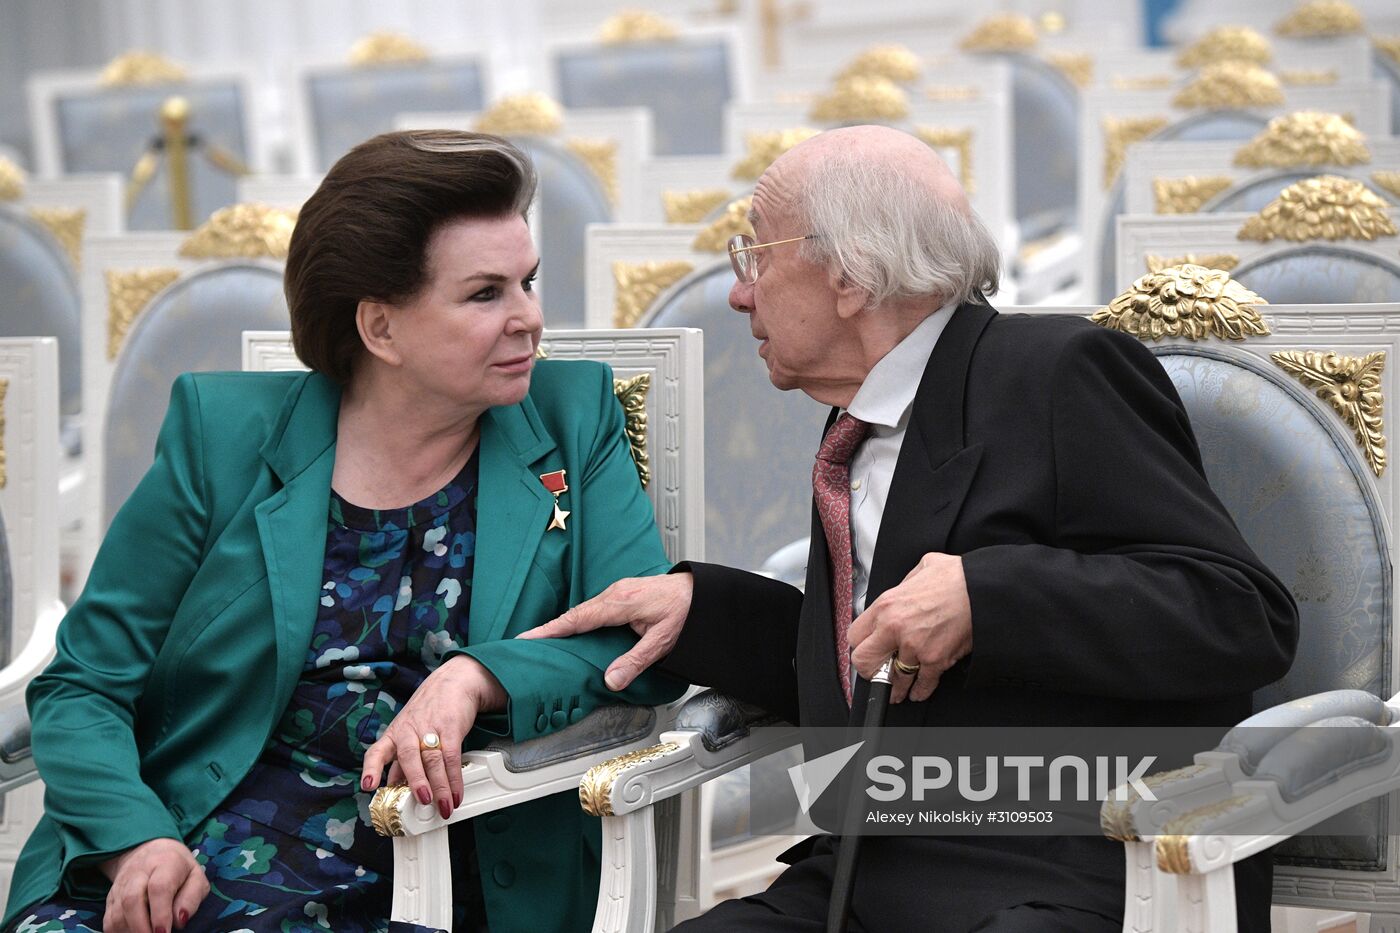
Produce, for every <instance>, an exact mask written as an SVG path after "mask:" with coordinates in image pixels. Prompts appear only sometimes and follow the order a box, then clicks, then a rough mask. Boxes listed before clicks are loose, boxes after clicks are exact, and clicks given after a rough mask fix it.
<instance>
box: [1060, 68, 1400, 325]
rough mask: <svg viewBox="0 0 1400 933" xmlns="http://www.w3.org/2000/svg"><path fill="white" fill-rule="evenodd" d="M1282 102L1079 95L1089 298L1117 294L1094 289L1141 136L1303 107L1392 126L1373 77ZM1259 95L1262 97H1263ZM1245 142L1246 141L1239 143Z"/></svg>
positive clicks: (1377, 132) (1375, 130)
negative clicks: (1125, 169)
mask: <svg viewBox="0 0 1400 933" xmlns="http://www.w3.org/2000/svg"><path fill="white" fill-rule="evenodd" d="M1283 91H1284V99H1283V102H1282V103H1273V104H1264V105H1260V106H1251V107H1248V108H1245V109H1238V108H1232V107H1224V106H1222V107H1219V108H1214V107H1209V108H1195V109H1186V108H1183V107H1177V106H1174V105H1173V104H1172V100H1173V98H1174V97H1175V95H1176V93H1177V91H1176V90H1173V89H1171V88H1161V89H1149V90H1131V91H1123V90H1116V89H1112V88H1091V89H1089V90H1086V91H1085V92H1084V94H1083V95H1082V96H1081V97H1080V113H1079V208H1078V216H1079V223H1080V230H1081V233H1082V236H1083V241H1084V248H1083V250H1082V252H1081V259H1080V270H1079V275H1080V287H1081V291H1082V294H1083V295H1084V297H1085V299H1086V300H1097V299H1099V298H1102V299H1104V300H1107V298H1109V297H1112V296H1111V295H1104V296H1100V295H1098V294H1096V292H1097V291H1098V289H1099V283H1100V279H1101V278H1102V276H1103V271H1102V270H1101V269H1100V266H1099V259H1100V257H1099V254H1100V252H1101V251H1102V249H1103V239H1104V233H1105V230H1106V226H1105V225H1106V224H1107V223H1109V222H1111V220H1112V217H1110V215H1109V213H1108V212H1109V211H1110V210H1111V208H1112V204H1113V201H1114V198H1115V197H1116V196H1117V193H1118V192H1119V190H1120V189H1119V185H1120V184H1122V180H1121V177H1120V175H1121V165H1122V160H1123V158H1124V156H1125V154H1126V153H1127V152H1128V151H1129V150H1130V149H1131V147H1132V146H1133V145H1134V144H1136V143H1137V142H1139V141H1142V140H1147V139H1158V140H1164V139H1172V138H1175V136H1176V134H1177V133H1179V132H1181V131H1183V130H1185V129H1188V128H1189V127H1191V126H1193V125H1195V124H1198V123H1200V122H1202V121H1203V120H1205V119H1208V118H1209V117H1211V116H1214V115H1219V114H1226V113H1229V114H1241V115H1247V116H1248V118H1249V119H1251V120H1254V121H1257V123H1258V126H1259V129H1260V130H1262V129H1263V128H1264V126H1265V124H1266V123H1267V122H1268V120H1269V119H1270V118H1272V117H1276V116H1281V115H1283V114H1287V113H1293V112H1295V111H1299V110H1320V111H1324V112H1327V113H1345V114H1350V115H1351V116H1352V117H1353V118H1354V119H1355V126H1356V128H1357V129H1359V130H1360V131H1361V132H1362V133H1364V134H1366V136H1368V137H1378V136H1385V135H1387V134H1388V127H1389V125H1390V100H1389V91H1388V89H1387V88H1385V87H1384V86H1382V85H1379V84H1376V83H1374V82H1369V81H1367V82H1364V83H1355V84H1340V83H1339V84H1334V85H1327V86H1299V87H1285V88H1283ZM1261 99H1262V98H1261ZM1245 141H1246V140H1243V139H1241V140H1240V141H1239V144H1243V143H1244V142H1245Z"/></svg>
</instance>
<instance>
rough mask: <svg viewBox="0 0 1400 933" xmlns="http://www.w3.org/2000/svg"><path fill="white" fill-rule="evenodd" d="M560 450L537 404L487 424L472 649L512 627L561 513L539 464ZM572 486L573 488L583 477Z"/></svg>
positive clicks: (489, 418)
mask: <svg viewBox="0 0 1400 933" xmlns="http://www.w3.org/2000/svg"><path fill="white" fill-rule="evenodd" d="M555 446H556V445H555V443H554V439H553V438H551V437H550V436H549V433H548V432H547V431H546V430H545V428H544V425H543V424H542V423H541V421H540V418H539V413H538V412H537V411H536V410H535V406H534V403H533V402H531V401H530V399H529V398H526V399H525V401H523V402H521V403H520V404H519V405H510V406H506V407H502V408H493V409H491V410H489V411H488V412H487V413H486V416H485V417H484V418H483V419H482V424H481V455H480V479H479V482H478V492H477V500H476V501H477V505H476V527H477V538H476V566H475V569H474V571H473V575H472V599H471V623H470V631H469V633H468V634H469V638H470V642H471V644H480V643H481V642H486V641H495V640H497V639H499V638H500V637H501V636H502V635H503V634H504V633H505V630H506V626H507V624H508V623H509V622H510V617H511V613H512V612H513V611H514V609H515V603H516V601H517V600H518V599H519V597H520V590H521V588H522V587H523V586H524V584H525V578H526V576H527V575H528V574H529V570H530V562H531V561H532V560H533V559H534V556H535V550H536V549H537V548H538V547H539V544H540V539H541V538H542V537H543V536H544V533H545V528H546V526H547V525H548V524H549V515H550V512H551V511H552V510H553V508H554V497H553V496H552V495H550V494H549V492H548V491H546V490H545V488H544V484H543V483H542V482H541V481H540V473H541V472H547V471H546V470H545V469H544V468H543V467H542V466H541V464H540V462H539V461H540V460H542V459H543V458H544V457H545V455H546V454H549V453H550V452H551V451H553V450H554V449H555ZM566 480H567V481H568V482H569V483H570V484H571V485H572V484H575V483H580V482H582V480H583V477H581V476H569V477H566ZM541 621H544V620H541Z"/></svg>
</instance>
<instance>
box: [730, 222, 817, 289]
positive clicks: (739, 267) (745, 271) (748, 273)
mask: <svg viewBox="0 0 1400 933" xmlns="http://www.w3.org/2000/svg"><path fill="white" fill-rule="evenodd" d="M816 236H817V235H816V234H815V233H809V234H807V235H806V236H795V237H789V238H788V239H786V240H774V241H773V242H771V243H755V242H754V241H753V237H751V236H749V235H748V234H747V233H740V234H738V235H736V236H732V237H730V238H729V262H730V264H731V265H732V266H733V267H734V275H735V277H736V278H738V279H739V281H740V282H743V283H744V284H745V285H752V284H753V283H755V282H757V281H758V260H757V259H755V258H754V256H753V251H754V250H756V249H767V248H768V247H770V246H782V245H783V244H784V243H797V242H799V241H801V240H811V239H815V238H816Z"/></svg>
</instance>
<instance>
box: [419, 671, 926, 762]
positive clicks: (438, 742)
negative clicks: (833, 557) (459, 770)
mask: <svg viewBox="0 0 1400 933" xmlns="http://www.w3.org/2000/svg"><path fill="white" fill-rule="evenodd" d="M895 663H896V664H898V663H899V662H898V661H896V662H895ZM418 745H419V747H420V748H422V749H423V750H424V751H427V750H428V749H433V748H442V739H440V738H438V734H437V733H436V732H424V733H423V737H422V738H420V739H419V740H418Z"/></svg>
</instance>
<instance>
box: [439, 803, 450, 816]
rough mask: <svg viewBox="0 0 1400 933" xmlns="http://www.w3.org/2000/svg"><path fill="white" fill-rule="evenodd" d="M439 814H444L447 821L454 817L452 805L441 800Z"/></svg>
mask: <svg viewBox="0 0 1400 933" xmlns="http://www.w3.org/2000/svg"><path fill="white" fill-rule="evenodd" d="M438 812H439V813H441V814H442V818H443V819H444V820H445V819H447V818H448V817H449V816H451V815H452V805H451V804H449V803H448V802H447V801H446V800H439V801H438Z"/></svg>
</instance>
